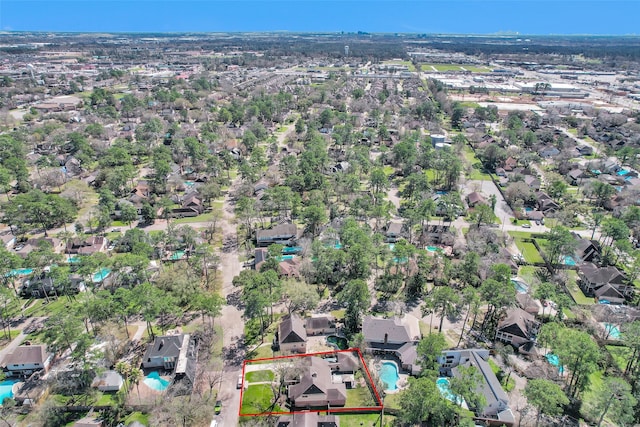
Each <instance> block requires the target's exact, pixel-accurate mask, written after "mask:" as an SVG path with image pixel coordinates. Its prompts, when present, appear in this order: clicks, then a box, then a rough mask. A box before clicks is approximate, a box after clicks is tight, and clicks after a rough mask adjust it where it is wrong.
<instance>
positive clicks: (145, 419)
mask: <svg viewBox="0 0 640 427" xmlns="http://www.w3.org/2000/svg"><path fill="white" fill-rule="evenodd" d="M134 421H137V422H139V423H140V424H143V425H145V426H148V425H149V414H144V413H142V412H132V413H131V414H130V415H129V416H128V417H127V418H126V419H125V420H124V423H125V424H126V425H129V424H131V423H133V422H134Z"/></svg>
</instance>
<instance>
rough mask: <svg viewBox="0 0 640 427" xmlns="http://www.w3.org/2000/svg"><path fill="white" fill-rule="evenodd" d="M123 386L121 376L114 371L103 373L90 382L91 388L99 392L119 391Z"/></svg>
mask: <svg viewBox="0 0 640 427" xmlns="http://www.w3.org/2000/svg"><path fill="white" fill-rule="evenodd" d="M123 385H124V379H123V378H122V375H120V374H119V373H117V372H116V371H104V372H103V373H101V374H100V375H97V376H96V377H95V378H94V379H93V381H92V382H91V387H93V388H97V389H98V390H100V391H107V392H108V391H119V390H120V389H121V388H122V386H123Z"/></svg>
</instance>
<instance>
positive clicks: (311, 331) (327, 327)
mask: <svg viewBox="0 0 640 427" xmlns="http://www.w3.org/2000/svg"><path fill="white" fill-rule="evenodd" d="M304 329H305V331H306V332H307V336H309V335H325V334H335V333H336V319H335V317H333V316H331V315H326V314H318V315H312V316H310V317H307V318H306V319H305V321H304Z"/></svg>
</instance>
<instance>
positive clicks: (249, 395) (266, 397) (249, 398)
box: [240, 384, 281, 414]
mask: <svg viewBox="0 0 640 427" xmlns="http://www.w3.org/2000/svg"><path fill="white" fill-rule="evenodd" d="M272 398H273V392H272V391H271V386H270V385H268V384H254V385H250V386H249V387H248V388H247V389H246V390H245V391H244V393H243V395H242V407H241V410H240V412H241V413H242V414H261V413H263V412H267V411H269V412H274V411H281V409H280V407H279V406H277V405H276V406H275V407H274V408H271V399H272Z"/></svg>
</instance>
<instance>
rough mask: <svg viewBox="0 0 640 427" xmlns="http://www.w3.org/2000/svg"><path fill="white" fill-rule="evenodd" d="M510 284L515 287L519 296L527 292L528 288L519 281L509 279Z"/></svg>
mask: <svg viewBox="0 0 640 427" xmlns="http://www.w3.org/2000/svg"><path fill="white" fill-rule="evenodd" d="M511 283H513V284H514V286H515V287H516V291H517V292H518V293H520V294H526V293H527V292H529V286H528V285H527V284H526V283H524V282H523V281H521V280H518V279H511Z"/></svg>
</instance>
